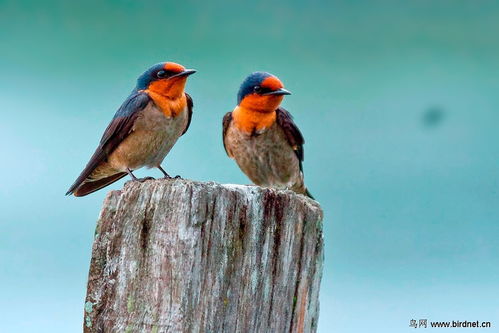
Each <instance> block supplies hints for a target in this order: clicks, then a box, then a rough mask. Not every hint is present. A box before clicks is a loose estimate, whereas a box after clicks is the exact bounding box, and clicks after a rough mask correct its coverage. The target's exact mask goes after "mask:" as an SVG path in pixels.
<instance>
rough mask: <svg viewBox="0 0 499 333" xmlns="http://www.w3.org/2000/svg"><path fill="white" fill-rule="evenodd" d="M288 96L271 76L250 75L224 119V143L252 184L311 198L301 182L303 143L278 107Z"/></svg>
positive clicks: (295, 127)
mask: <svg viewBox="0 0 499 333" xmlns="http://www.w3.org/2000/svg"><path fill="white" fill-rule="evenodd" d="M289 94H291V93H290V92H289V91H288V90H286V89H284V86H283V84H282V82H281V81H280V80H279V79H278V78H277V77H275V76H274V75H272V74H269V73H266V72H255V73H253V74H251V75H249V76H248V77H247V78H246V79H245V80H244V82H243V83H242V84H241V87H240V89H239V93H238V95H237V106H236V108H235V109H234V110H233V111H232V112H228V113H227V114H226V115H225V116H224V118H223V143H224V147H225V151H226V152H227V155H228V156H229V157H231V158H233V159H235V160H236V162H237V164H238V165H239V168H241V170H242V171H243V172H244V173H245V174H246V175H247V176H248V177H249V179H251V181H252V182H253V183H255V184H257V185H260V186H265V187H275V188H282V189H291V190H293V191H295V192H297V193H301V194H305V195H307V196H309V197H310V198H312V195H311V194H310V192H308V190H307V188H306V187H305V184H304V182H303V169H302V161H303V144H304V143H305V141H304V140H303V136H302V134H301V133H300V130H299V129H298V127H297V126H296V125H295V123H294V122H293V118H292V116H291V114H290V113H289V112H288V111H286V110H285V109H283V108H282V107H280V106H279V105H280V104H281V102H282V100H283V98H284V95H289Z"/></svg>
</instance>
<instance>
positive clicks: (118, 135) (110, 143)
mask: <svg viewBox="0 0 499 333" xmlns="http://www.w3.org/2000/svg"><path fill="white" fill-rule="evenodd" d="M149 102H150V97H149V96H148V95H147V94H146V93H144V92H134V93H132V94H131V95H130V96H129V97H128V98H127V100H126V101H125V102H124V103H123V104H122V105H121V107H120V108H119V109H118V111H116V114H115V115H114V117H113V120H112V121H111V123H110V124H109V125H108V126H107V128H106V130H105V131H104V134H103V135H102V138H101V140H100V143H99V146H98V147H97V149H96V150H95V152H94V154H93V155H92V157H91V158H90V161H89V162H88V163H87V165H86V167H85V169H83V171H82V172H81V174H80V176H78V178H77V179H76V181H75V182H74V184H73V185H71V187H70V188H69V190H68V192H67V193H66V194H71V193H73V192H74V191H75V190H76V188H78V186H80V185H81V184H82V183H83V182H84V181H85V179H87V178H88V177H89V176H90V174H91V173H92V172H93V171H94V170H95V168H96V167H98V166H99V164H101V163H102V162H104V161H105V160H107V157H108V156H109V155H110V154H111V153H112V152H113V151H114V150H115V149H116V147H117V146H118V145H119V144H120V143H121V142H122V141H123V140H124V139H125V138H126V137H127V136H128V135H129V134H130V132H131V131H132V129H133V124H134V122H135V119H137V116H138V115H139V113H140V111H141V110H143V109H144V108H145V107H146V106H147V104H148V103H149Z"/></svg>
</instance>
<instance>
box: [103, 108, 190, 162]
mask: <svg viewBox="0 0 499 333" xmlns="http://www.w3.org/2000/svg"><path fill="white" fill-rule="evenodd" d="M186 109H187V106H186V107H185V109H184V110H182V111H181V112H179V113H178V114H177V115H176V116H175V117H166V116H165V115H164V113H163V111H162V110H161V109H160V108H159V107H158V106H157V105H156V104H155V103H149V105H148V106H147V107H146V108H144V110H142V111H141V113H140V115H139V116H138V117H137V119H136V121H135V123H134V126H133V130H132V133H130V135H129V136H128V137H127V138H126V139H125V140H123V142H122V143H121V144H120V145H119V146H118V147H117V148H116V150H115V151H114V152H113V153H112V154H111V156H110V158H109V160H110V162H111V164H112V165H113V167H115V168H116V169H117V170H123V169H124V170H126V168H130V169H132V170H135V169H138V168H140V167H143V166H148V167H155V166H158V165H159V164H160V163H161V162H162V161H163V159H164V158H165V156H166V155H167V154H168V152H169V151H170V149H171V148H172V147H173V145H174V144H175V142H176V141H177V139H178V138H179V137H180V136H181V135H182V133H183V131H184V130H185V127H186V126H187V121H188V114H187V110H186Z"/></svg>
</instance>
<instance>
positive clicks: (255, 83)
mask: <svg viewBox="0 0 499 333" xmlns="http://www.w3.org/2000/svg"><path fill="white" fill-rule="evenodd" d="M289 94H291V93H290V92H289V91H288V90H286V89H284V85H283V84H282V82H281V81H280V80H279V79H278V78H277V77H276V76H274V75H272V74H270V73H267V72H254V73H251V74H250V75H249V76H248V77H247V78H246V79H244V81H243V83H242V84H241V87H240V88H239V92H238V93H237V104H238V105H239V104H241V102H242V101H243V100H244V99H245V98H246V97H249V96H252V97H255V98H258V97H260V96H282V95H289ZM255 98H253V99H255Z"/></svg>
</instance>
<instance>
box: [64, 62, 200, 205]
mask: <svg viewBox="0 0 499 333" xmlns="http://www.w3.org/2000/svg"><path fill="white" fill-rule="evenodd" d="M195 72H196V71H195V70H193V69H185V67H184V66H181V65H179V64H176V63H173V62H164V63H159V64H157V65H154V66H152V67H151V68H149V69H148V70H147V71H145V72H144V73H143V74H142V75H141V76H140V77H139V78H138V80H137V86H136V87H135V88H134V89H133V90H132V92H131V94H130V96H128V98H127V99H126V100H125V102H123V104H122V105H121V106H120V108H119V109H118V111H117V112H116V114H115V115H114V117H113V119H112V120H111V123H110V124H109V125H108V126H107V128H106V130H105V131H104V135H103V136H102V138H101V140H100V143H99V146H98V147H97V149H96V151H95V153H94V154H93V155H92V157H91V158H90V161H89V162H88V163H87V166H86V167H85V169H83V171H82V172H81V174H80V176H79V177H78V178H77V179H76V181H75V182H74V184H73V185H71V187H70V188H69V190H68V192H67V193H66V195H70V194H73V195H74V196H77V197H80V196H84V195H87V194H90V193H92V192H95V191H97V190H99V189H101V188H103V187H105V186H107V185H109V184H111V183H114V182H115V181H117V180H118V179H120V178H123V177H125V176H126V175H130V177H131V178H132V179H133V180H137V178H136V177H135V175H134V174H133V171H134V170H137V169H139V168H142V167H148V168H158V169H159V170H160V171H161V172H162V173H163V174H164V176H165V178H171V177H170V175H168V173H167V172H166V171H165V170H164V169H163V168H162V167H161V163H162V162H163V159H164V158H165V156H166V155H167V154H168V152H169V151H170V149H171V148H172V147H173V145H174V144H175V142H176V141H177V140H178V138H179V137H180V136H182V135H183V134H184V133H185V132H186V131H187V129H188V128H189V124H190V122H191V117H192V107H193V103H192V99H191V97H190V96H189V95H188V94H187V93H185V92H184V87H185V84H186V81H187V77H188V76H189V75H191V74H193V73H195Z"/></svg>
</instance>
